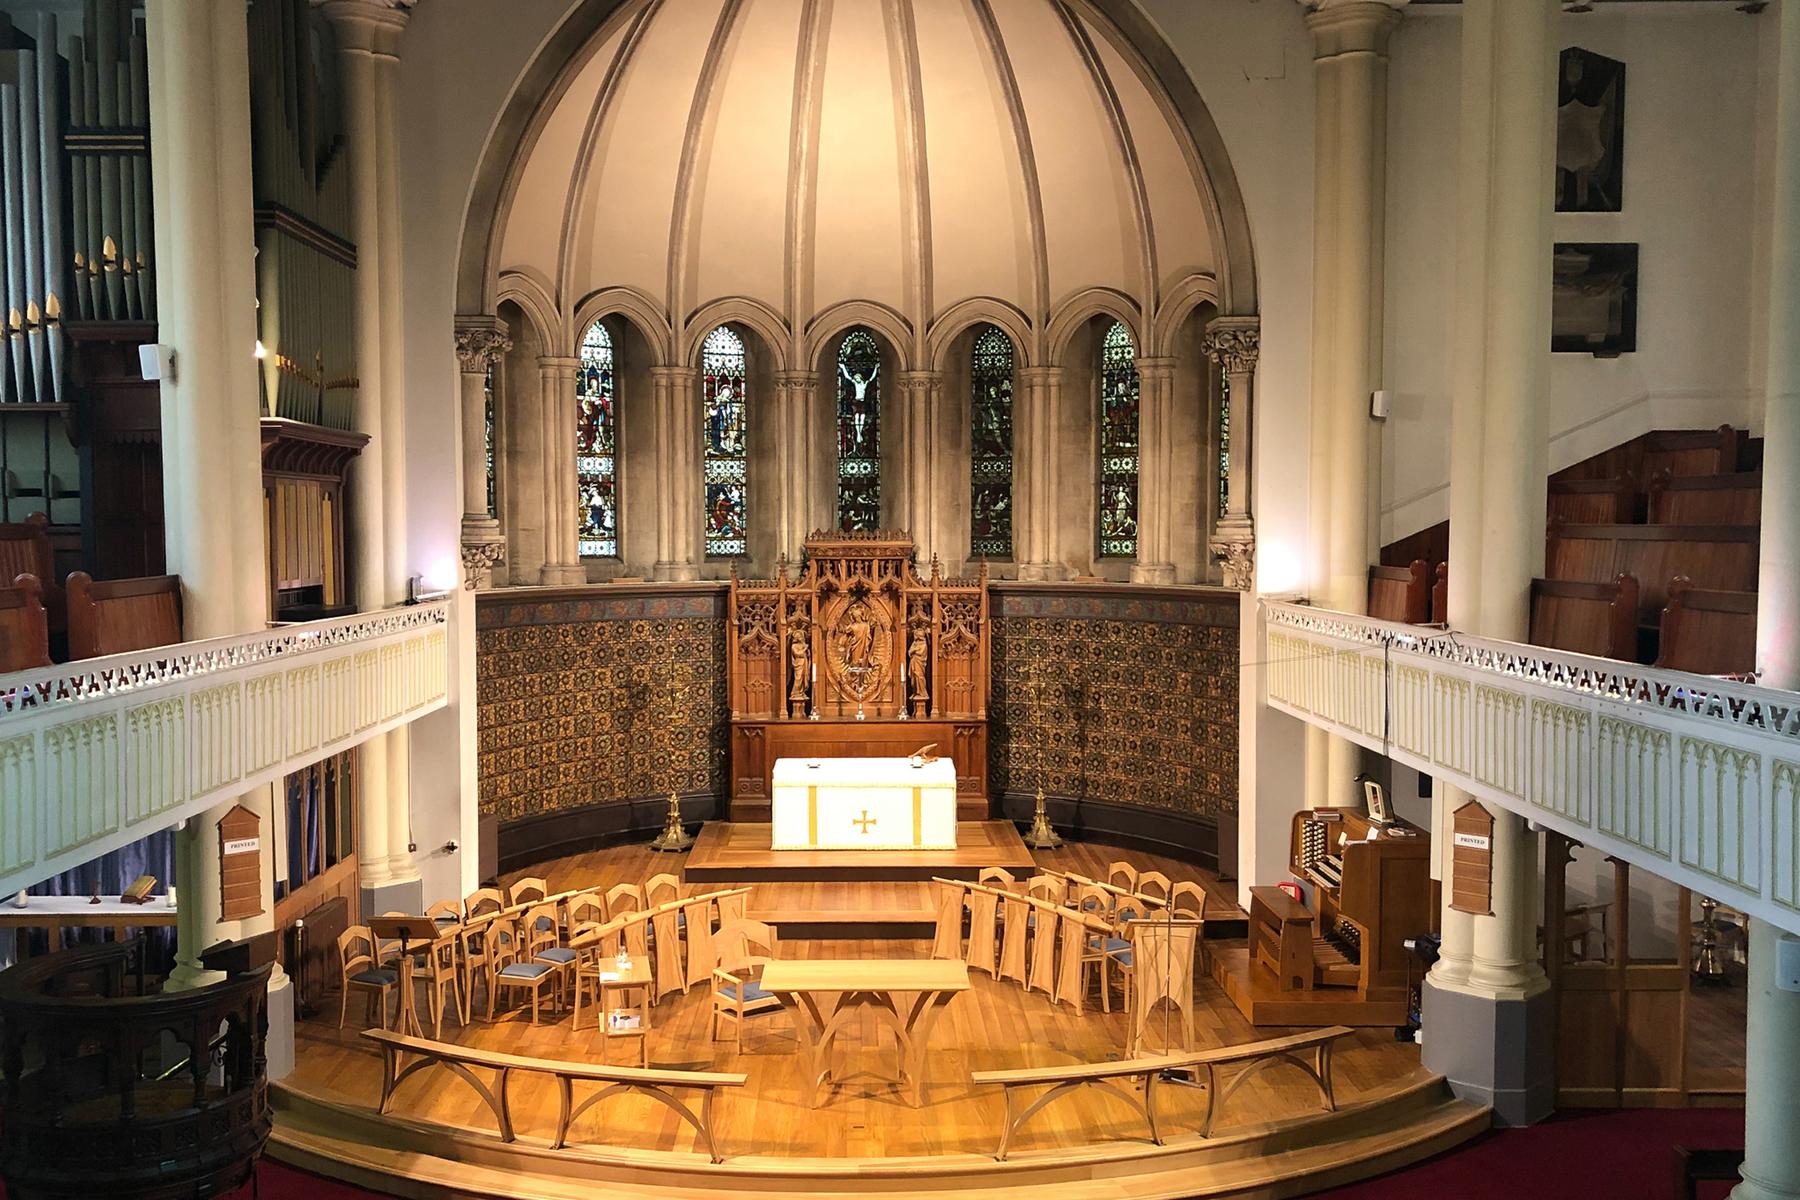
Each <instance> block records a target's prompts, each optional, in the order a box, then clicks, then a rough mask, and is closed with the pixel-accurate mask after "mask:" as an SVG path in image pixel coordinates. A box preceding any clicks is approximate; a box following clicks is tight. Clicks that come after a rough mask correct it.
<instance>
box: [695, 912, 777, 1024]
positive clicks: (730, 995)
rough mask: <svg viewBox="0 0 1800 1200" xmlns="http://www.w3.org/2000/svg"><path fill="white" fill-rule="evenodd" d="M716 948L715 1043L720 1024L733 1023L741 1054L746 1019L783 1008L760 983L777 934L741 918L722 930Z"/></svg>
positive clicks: (713, 1022)
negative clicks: (723, 1021) (753, 1014)
mask: <svg viewBox="0 0 1800 1200" xmlns="http://www.w3.org/2000/svg"><path fill="white" fill-rule="evenodd" d="M713 946H714V950H715V952H716V954H717V956H718V957H717V960H716V961H717V965H716V966H715V967H714V968H713V972H712V977H713V1008H712V1040H713V1041H715V1042H716V1041H718V1040H719V1022H720V1021H722V1020H730V1021H733V1022H735V1023H734V1024H733V1026H732V1036H733V1041H734V1042H735V1044H736V1046H737V1049H738V1052H739V1053H742V1052H743V1049H744V1020H745V1018H747V1017H748V1016H750V1014H751V1013H757V1012H764V1011H767V1010H769V1009H775V1008H780V1007H781V1000H780V999H779V998H778V997H777V996H776V995H775V994H774V993H773V992H770V991H767V990H766V989H764V987H763V986H762V982H761V980H762V969H763V967H764V966H765V965H767V964H768V963H769V962H770V961H771V960H772V959H774V957H775V931H774V930H773V929H771V928H770V927H769V926H768V925H767V924H766V923H764V922H762V921H752V920H749V919H747V918H742V917H740V918H737V919H735V920H731V921H727V922H725V924H724V925H722V926H720V927H719V934H718V937H717V938H716V939H714V942H713Z"/></svg>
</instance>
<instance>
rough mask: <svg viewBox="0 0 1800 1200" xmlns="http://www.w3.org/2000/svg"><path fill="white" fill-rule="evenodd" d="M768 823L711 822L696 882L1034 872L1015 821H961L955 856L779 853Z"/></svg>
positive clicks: (693, 854)
mask: <svg viewBox="0 0 1800 1200" xmlns="http://www.w3.org/2000/svg"><path fill="white" fill-rule="evenodd" d="M770 829H771V827H770V826H768V825H753V824H747V823H745V822H742V821H736V822H733V821H709V822H708V823H707V825H706V827H705V828H704V829H702V830H701V831H700V836H699V838H698V839H697V840H696V841H695V842H694V846H693V849H691V850H689V851H688V852H687V854H686V856H685V857H686V859H687V862H686V863H685V864H684V865H683V867H682V878H683V879H684V880H685V881H686V882H688V883H697V884H731V883H771V882H781V881H806V882H822V883H854V882H872V881H892V880H914V881H918V880H928V879H930V878H932V876H934V875H935V876H941V877H942V878H945V879H968V880H973V879H975V878H976V877H977V876H978V875H979V874H980V873H981V871H982V869H983V868H984V867H1004V868H1005V869H1007V870H1009V871H1011V872H1013V873H1014V874H1020V873H1022V872H1029V871H1031V870H1032V860H1031V851H1029V850H1027V849H1026V848H1025V843H1024V842H1023V841H1022V840H1020V838H1019V831H1018V830H1017V829H1015V828H1014V827H1013V823H1012V822H1011V821H958V822H957V823H956V848H955V849H954V850H772V849H770V848H769V842H770Z"/></svg>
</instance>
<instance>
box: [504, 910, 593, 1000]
mask: <svg viewBox="0 0 1800 1200" xmlns="http://www.w3.org/2000/svg"><path fill="white" fill-rule="evenodd" d="M519 934H520V936H521V937H522V938H523V939H524V942H525V949H524V952H523V953H521V954H520V955H519V960H520V961H521V962H530V963H544V964H546V965H548V966H549V967H550V969H551V970H553V971H555V972H556V995H557V996H558V997H559V998H560V997H561V996H562V995H563V991H564V985H565V984H573V983H574V981H575V960H576V958H577V957H579V956H578V955H577V954H576V953H575V951H573V950H571V949H569V948H568V947H567V946H564V945H563V944H562V925H561V923H560V922H559V921H558V920H557V905H556V904H554V903H552V902H550V901H545V902H544V903H542V904H534V905H532V906H531V907H530V908H528V909H526V910H525V913H524V915H523V916H521V917H520V918H519Z"/></svg>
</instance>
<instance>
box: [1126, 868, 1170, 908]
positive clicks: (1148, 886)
mask: <svg viewBox="0 0 1800 1200" xmlns="http://www.w3.org/2000/svg"><path fill="white" fill-rule="evenodd" d="M1132 890H1133V891H1135V892H1137V894H1138V895H1140V896H1146V897H1148V898H1149V899H1151V900H1161V901H1162V902H1164V903H1165V904H1166V903H1168V900H1169V877H1168V876H1167V875H1164V874H1163V873H1162V872H1161V871H1140V872H1139V873H1138V881H1137V887H1136V888H1134V889H1132Z"/></svg>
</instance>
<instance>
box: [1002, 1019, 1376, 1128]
mask: <svg viewBox="0 0 1800 1200" xmlns="http://www.w3.org/2000/svg"><path fill="white" fill-rule="evenodd" d="M1353 1032H1355V1031H1354V1030H1351V1029H1348V1028H1346V1027H1344V1026H1342V1025H1332V1026H1328V1027H1326V1028H1324V1029H1313V1030H1308V1031H1307V1032H1305V1033H1294V1034H1289V1035H1288V1036H1286V1037H1278V1038H1269V1039H1267V1040H1265V1041H1260V1042H1244V1043H1241V1044H1239V1045H1236V1046H1218V1047H1215V1048H1213V1049H1211V1050H1200V1051H1196V1052H1194V1053H1192V1054H1156V1055H1144V1056H1141V1057H1137V1058H1125V1059H1117V1060H1114V1061H1110V1062H1098V1063H1073V1064H1070V1065H1067V1066H1058V1067H1024V1068H1021V1069H1018V1070H1011V1071H976V1072H973V1073H972V1074H971V1075H970V1077H969V1078H970V1082H972V1083H973V1084H974V1085H975V1086H977V1087H980V1086H982V1085H983V1084H991V1085H995V1086H998V1087H1000V1088H1003V1089H1005V1090H1004V1092H1003V1096H1004V1098H1005V1101H1006V1118H1005V1121H1004V1122H1003V1123H1002V1125H1001V1127H1000V1145H999V1148H998V1149H997V1150H995V1152H994V1158H995V1159H997V1160H998V1161H1000V1162H1005V1161H1006V1155H1007V1152H1008V1150H1009V1149H1010V1148H1011V1146H1012V1139H1013V1137H1014V1135H1016V1134H1017V1133H1018V1131H1019V1130H1020V1129H1021V1128H1023V1127H1024V1125H1025V1123H1026V1122H1027V1121H1029V1120H1031V1118H1032V1117H1034V1116H1036V1115H1037V1113H1038V1112H1039V1111H1040V1110H1041V1109H1043V1108H1044V1106H1045V1105H1047V1104H1049V1103H1050V1102H1051V1101H1052V1100H1054V1099H1056V1098H1057V1097H1058V1096H1062V1095H1066V1094H1068V1093H1069V1092H1073V1091H1076V1090H1078V1089H1080V1088H1081V1087H1083V1086H1085V1085H1088V1084H1096V1085H1098V1086H1100V1087H1103V1088H1105V1089H1106V1090H1107V1091H1109V1092H1111V1093H1112V1094H1113V1095H1115V1096H1118V1097H1120V1098H1121V1099H1123V1100H1124V1101H1125V1102H1126V1103H1127V1104H1130V1105H1131V1106H1132V1107H1133V1108H1135V1109H1136V1110H1137V1111H1138V1113H1139V1115H1141V1116H1142V1117H1143V1118H1144V1122H1145V1124H1146V1125H1148V1126H1149V1127H1150V1140H1151V1141H1152V1142H1154V1143H1155V1144H1157V1145H1158V1146H1160V1145H1162V1144H1163V1136H1162V1130H1161V1129H1160V1128H1158V1126H1157V1120H1156V1100H1155V1089H1156V1084H1157V1083H1158V1081H1159V1080H1161V1078H1162V1077H1163V1074H1164V1073H1165V1072H1169V1073H1174V1074H1184V1073H1185V1074H1191V1075H1195V1076H1198V1075H1199V1073H1200V1072H1202V1071H1204V1072H1205V1073H1206V1116H1205V1118H1204V1119H1203V1123H1202V1125H1201V1127H1200V1136H1201V1137H1211V1136H1212V1131H1213V1122H1214V1120H1215V1119H1216V1118H1217V1116H1218V1113H1219V1109H1220V1108H1222V1107H1223V1106H1224V1103H1225V1101H1226V1100H1228V1099H1230V1097H1231V1095H1232V1093H1234V1092H1236V1091H1237V1089H1238V1086H1239V1085H1240V1084H1242V1083H1243V1082H1244V1080H1246V1079H1248V1078H1249V1077H1250V1076H1251V1075H1253V1074H1255V1073H1256V1072H1257V1071H1259V1070H1261V1069H1262V1068H1264V1067H1268V1066H1273V1065H1275V1064H1278V1063H1287V1064H1289V1065H1291V1066H1295V1067H1298V1068H1300V1070H1302V1071H1304V1072H1306V1073H1307V1075H1309V1076H1311V1077H1312V1081H1313V1083H1315V1084H1316V1085H1318V1089H1319V1098H1320V1099H1321V1100H1322V1101H1323V1102H1324V1106H1325V1110H1326V1111H1327V1112H1336V1111H1337V1092H1336V1089H1335V1087H1334V1086H1333V1084H1332V1078H1331V1049H1332V1047H1333V1046H1334V1045H1335V1044H1336V1043H1337V1041H1338V1039H1339V1038H1345V1037H1349V1036H1350V1035H1351V1034H1352V1033H1353ZM1306 1051H1311V1052H1312V1058H1313V1061H1312V1062H1311V1063H1307V1062H1305V1061H1303V1060H1302V1059H1301V1058H1300V1057H1299V1055H1300V1054H1302V1053H1304V1052H1306ZM1244 1064H1247V1065H1245V1067H1244V1070H1242V1071H1240V1072H1239V1073H1238V1074H1237V1075H1236V1076H1235V1077H1233V1078H1232V1079H1231V1080H1230V1081H1229V1082H1228V1083H1226V1085H1225V1089H1224V1091H1223V1092H1220V1090H1219V1087H1218V1072H1219V1071H1220V1070H1221V1069H1222V1068H1225V1067H1233V1066H1238V1065H1244ZM1125 1078H1134V1079H1137V1080H1138V1081H1139V1084H1140V1088H1141V1097H1140V1096H1139V1095H1134V1094H1133V1093H1131V1092H1128V1091H1126V1090H1125V1089H1123V1088H1121V1087H1119V1086H1118V1084H1116V1083H1114V1082H1113V1081H1114V1080H1116V1079H1125ZM1036 1087H1048V1088H1049V1089H1050V1090H1049V1091H1048V1092H1046V1093H1044V1094H1043V1095H1042V1096H1039V1097H1038V1098H1037V1099H1036V1100H1033V1101H1032V1102H1031V1103H1030V1104H1029V1105H1028V1106H1026V1107H1025V1108H1024V1109H1023V1110H1022V1111H1015V1103H1014V1099H1013V1097H1014V1093H1015V1092H1016V1091H1018V1089H1020V1088H1036Z"/></svg>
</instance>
